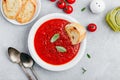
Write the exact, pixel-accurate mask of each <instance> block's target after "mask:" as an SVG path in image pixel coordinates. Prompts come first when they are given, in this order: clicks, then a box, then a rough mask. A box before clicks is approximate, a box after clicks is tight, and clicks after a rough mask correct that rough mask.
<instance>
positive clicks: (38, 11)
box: [0, 0, 41, 25]
mask: <svg viewBox="0 0 120 80" xmlns="http://www.w3.org/2000/svg"><path fill="white" fill-rule="evenodd" d="M2 1H3V0H1V4H0V5H1V12H2V15H3V17H4V18H5V19H6V20H7V21H9V22H10V23H12V24H15V25H26V24H29V23H31V22H32V21H33V20H35V19H36V18H37V17H38V15H39V13H40V10H41V0H36V1H37V8H36V12H35V14H34V16H33V18H32V19H31V20H30V21H29V22H26V23H22V24H21V23H19V22H17V21H16V20H12V19H9V18H7V17H6V16H5V14H4V12H3V8H2Z"/></svg>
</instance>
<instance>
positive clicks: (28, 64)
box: [20, 53, 38, 80]
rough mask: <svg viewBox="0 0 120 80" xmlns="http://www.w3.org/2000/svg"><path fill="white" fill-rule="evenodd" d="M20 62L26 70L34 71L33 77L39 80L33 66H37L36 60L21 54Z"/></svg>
mask: <svg viewBox="0 0 120 80" xmlns="http://www.w3.org/2000/svg"><path fill="white" fill-rule="evenodd" d="M20 60H21V62H22V64H23V66H24V67H26V68H30V70H31V71H32V73H33V75H34V76H35V79H36V80H38V78H37V76H36V72H35V70H34V69H33V65H34V64H35V62H34V60H33V59H32V57H31V56H29V55H28V54H26V53H21V54H20Z"/></svg>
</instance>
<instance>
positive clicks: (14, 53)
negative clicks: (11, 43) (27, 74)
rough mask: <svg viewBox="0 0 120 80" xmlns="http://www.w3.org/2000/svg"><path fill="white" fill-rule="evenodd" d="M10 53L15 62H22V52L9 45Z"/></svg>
mask: <svg viewBox="0 0 120 80" xmlns="http://www.w3.org/2000/svg"><path fill="white" fill-rule="evenodd" d="M8 55H9V57H10V60H11V61H12V62H14V63H20V53H19V51H18V50H16V49H15V48H12V47H9V48H8Z"/></svg>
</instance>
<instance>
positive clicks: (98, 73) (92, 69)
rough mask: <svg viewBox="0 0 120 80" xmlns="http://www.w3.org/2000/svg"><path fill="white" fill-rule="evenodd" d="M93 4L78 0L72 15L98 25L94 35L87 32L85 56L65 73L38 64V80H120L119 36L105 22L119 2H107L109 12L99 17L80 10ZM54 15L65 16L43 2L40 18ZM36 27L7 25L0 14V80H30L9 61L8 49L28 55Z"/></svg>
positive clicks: (118, 0)
mask: <svg viewBox="0 0 120 80" xmlns="http://www.w3.org/2000/svg"><path fill="white" fill-rule="evenodd" d="M0 1H1V0H0ZM90 1H91V0H77V2H76V4H74V5H73V7H74V12H73V13H72V14H71V15H70V16H72V17H74V18H76V19H77V20H78V21H79V22H80V23H81V24H82V25H84V26H87V24H89V23H91V22H94V23H96V24H97V25H98V29H97V31H96V32H95V33H90V32H87V48H86V51H85V55H84V57H83V58H82V59H81V61H80V62H79V63H78V64H77V65H76V66H74V67H73V68H71V69H70V70H67V71H63V72H51V71H47V70H45V69H43V68H41V67H40V66H38V65H37V64H36V65H35V66H34V68H35V70H36V71H37V74H38V76H39V80H119V79H120V33H115V32H113V31H112V30H111V29H110V28H109V27H108V25H107V24H106V22H105V19H104V18H105V15H106V13H107V12H108V11H109V10H111V9H113V8H114V7H117V6H120V0H104V1H105V3H106V10H105V11H104V12H103V13H100V14H92V13H91V12H90V11H89V8H87V9H86V10H85V11H84V12H81V11H80V10H81V8H83V7H86V6H88V5H89V2H90ZM54 12H59V13H63V12H62V10H60V9H58V8H57V7H56V6H55V3H51V2H49V0H42V9H41V12H40V14H39V17H38V18H37V19H39V18H40V17H42V16H44V15H47V14H49V13H54ZM37 19H36V20H37ZM36 20H35V21H36ZM33 24H34V22H32V23H31V24H29V25H26V26H16V25H13V24H11V23H9V22H7V21H6V20H5V19H4V18H3V16H2V14H1V13H0V80H27V78H26V76H25V75H24V73H23V72H22V70H21V69H20V67H19V66H18V65H17V64H13V63H11V62H10V61H9V59H8V56H7V48H8V47H9V46H13V47H15V48H17V49H18V50H20V51H23V52H27V53H29V51H28V47H27V38H28V33H29V31H30V29H31V27H32V25H33ZM87 53H89V54H90V55H91V56H92V58H91V59H88V58H87V57H86V54H87ZM81 67H84V68H86V69H87V72H86V73H85V74H82V70H81Z"/></svg>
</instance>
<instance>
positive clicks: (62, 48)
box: [56, 46, 67, 52]
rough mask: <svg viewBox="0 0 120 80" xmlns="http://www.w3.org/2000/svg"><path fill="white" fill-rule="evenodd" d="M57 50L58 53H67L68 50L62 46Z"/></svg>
mask: <svg viewBox="0 0 120 80" xmlns="http://www.w3.org/2000/svg"><path fill="white" fill-rule="evenodd" d="M56 49H57V51H59V52H66V51H67V50H66V49H65V48H64V47H62V46H56Z"/></svg>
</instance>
